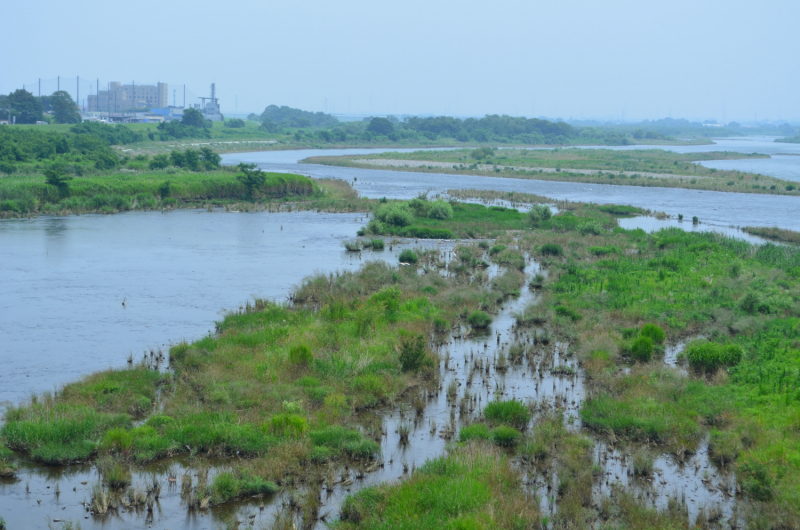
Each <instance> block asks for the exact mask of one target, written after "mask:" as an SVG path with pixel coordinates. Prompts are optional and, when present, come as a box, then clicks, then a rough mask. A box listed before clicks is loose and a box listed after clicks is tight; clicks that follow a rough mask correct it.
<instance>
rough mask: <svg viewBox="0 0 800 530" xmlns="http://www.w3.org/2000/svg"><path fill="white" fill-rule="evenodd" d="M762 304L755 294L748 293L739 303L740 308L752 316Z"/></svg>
mask: <svg viewBox="0 0 800 530" xmlns="http://www.w3.org/2000/svg"><path fill="white" fill-rule="evenodd" d="M759 304H760V300H759V299H758V296H757V295H756V294H755V293H752V292H751V293H747V294H746V295H744V296H743V297H742V299H741V300H740V301H739V307H740V308H742V310H743V311H744V312H746V313H750V314H751V315H752V314H753V313H755V312H756V311H757V310H758V306H759Z"/></svg>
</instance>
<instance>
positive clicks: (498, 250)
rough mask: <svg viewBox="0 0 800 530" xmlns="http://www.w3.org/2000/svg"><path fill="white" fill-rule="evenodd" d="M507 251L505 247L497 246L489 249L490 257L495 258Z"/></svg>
mask: <svg viewBox="0 0 800 530" xmlns="http://www.w3.org/2000/svg"><path fill="white" fill-rule="evenodd" d="M505 249H506V246H505V245H495V246H493V247H492V248H490V249H489V255H490V256H494V255H497V254H500V253H501V252H503V251H504V250H505Z"/></svg>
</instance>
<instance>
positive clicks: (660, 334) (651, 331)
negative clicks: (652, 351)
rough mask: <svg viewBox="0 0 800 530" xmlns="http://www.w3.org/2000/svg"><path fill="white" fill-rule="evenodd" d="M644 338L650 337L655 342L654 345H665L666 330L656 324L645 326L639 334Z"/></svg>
mask: <svg viewBox="0 0 800 530" xmlns="http://www.w3.org/2000/svg"><path fill="white" fill-rule="evenodd" d="M639 335H641V336H642V337H648V338H649V339H650V340H652V341H653V344H664V339H665V338H666V337H667V335H666V333H664V330H663V329H661V327H660V326H657V325H655V324H645V325H644V326H642V330H641V331H640V332H639Z"/></svg>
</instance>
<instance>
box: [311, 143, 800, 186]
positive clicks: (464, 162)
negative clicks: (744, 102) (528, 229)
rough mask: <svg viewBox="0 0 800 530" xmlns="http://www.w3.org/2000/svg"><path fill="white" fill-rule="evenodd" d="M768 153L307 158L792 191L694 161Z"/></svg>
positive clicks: (478, 152)
mask: <svg viewBox="0 0 800 530" xmlns="http://www.w3.org/2000/svg"><path fill="white" fill-rule="evenodd" d="M749 158H768V155H760V154H751V155H748V154H742V153H733V152H727V151H726V152H702V153H673V152H669V151H663V150H659V149H647V150H630V151H616V150H609V149H562V148H556V149H551V150H548V149H513V150H511V149H509V150H492V149H489V148H479V149H458V150H451V151H417V152H413V153H397V152H390V153H380V154H373V155H361V156H352V155H348V156H337V157H329V156H319V157H312V158H308V159H306V160H305V162H307V163H314V164H326V165H334V166H345V167H359V168H365V169H386V170H392V171H413V172H427V173H447V174H456V175H480V176H499V177H506V178H520V179H531V180H556V181H565V182H585V183H594V184H616V185H625V186H645V187H666V188H687V189H702V190H713V191H729V192H739V193H765V194H780V195H798V194H800V190H798V186H797V184H796V183H793V182H788V181H783V180H780V179H776V178H773V177H769V176H765V175H757V174H753V173H744V172H740V171H735V170H717V169H714V168H706V167H704V166H702V165H700V164H697V163H696V162H700V161H707V160H732V159H749Z"/></svg>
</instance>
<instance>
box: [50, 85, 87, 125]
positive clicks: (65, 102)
mask: <svg viewBox="0 0 800 530" xmlns="http://www.w3.org/2000/svg"><path fill="white" fill-rule="evenodd" d="M50 105H51V107H52V108H53V114H54V115H55V118H56V123H80V122H81V121H82V120H81V115H80V113H79V112H78V106H77V105H75V102H74V101H72V96H70V95H69V93H68V92H66V91H64V90H59V91H58V92H54V93H53V95H52V96H50Z"/></svg>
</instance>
